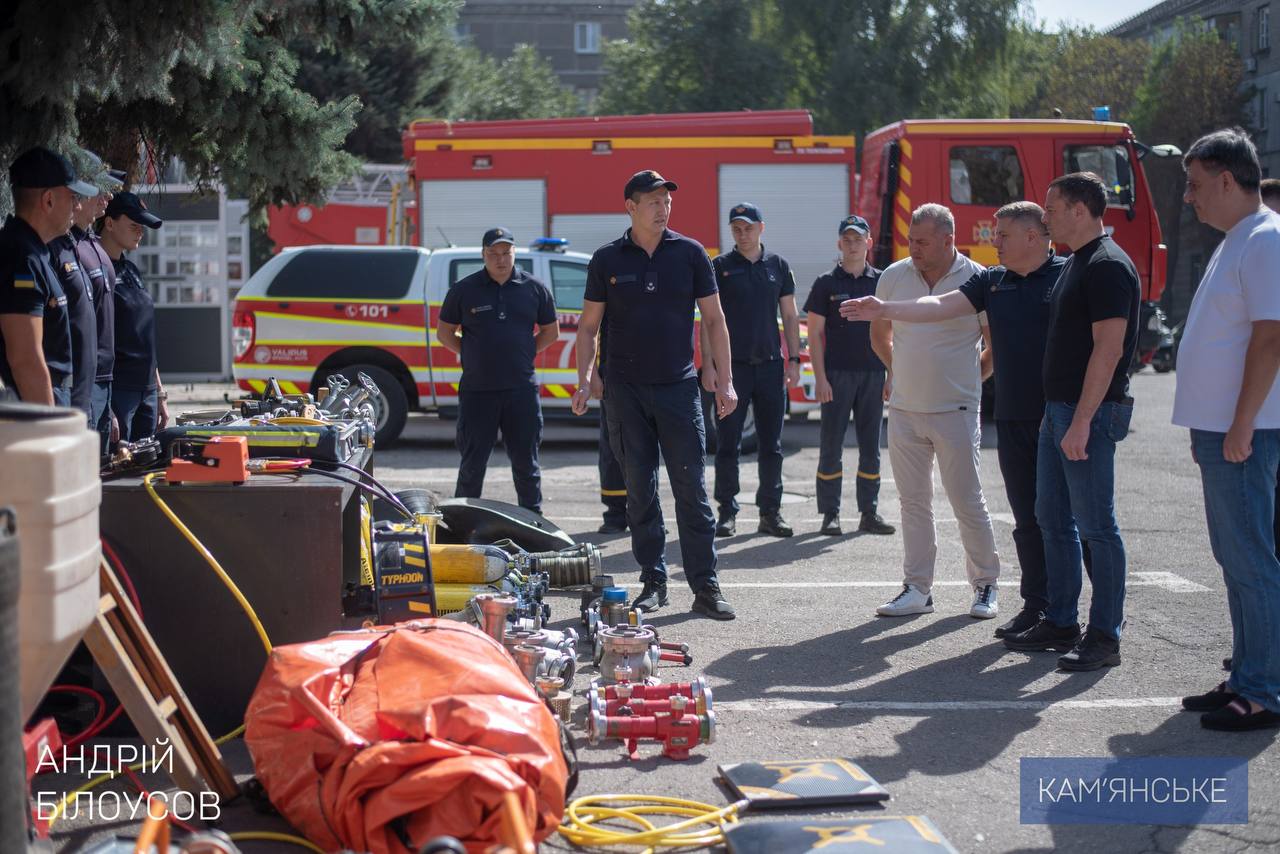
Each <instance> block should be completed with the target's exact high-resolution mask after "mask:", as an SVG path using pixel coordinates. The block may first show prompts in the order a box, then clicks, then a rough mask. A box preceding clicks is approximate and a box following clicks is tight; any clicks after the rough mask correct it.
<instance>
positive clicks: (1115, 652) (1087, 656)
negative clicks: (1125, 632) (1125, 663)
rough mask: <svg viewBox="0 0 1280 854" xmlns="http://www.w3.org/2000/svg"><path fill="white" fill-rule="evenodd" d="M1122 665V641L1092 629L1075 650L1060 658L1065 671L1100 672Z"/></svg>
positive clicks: (1060, 664)
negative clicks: (1102, 669)
mask: <svg viewBox="0 0 1280 854" xmlns="http://www.w3.org/2000/svg"><path fill="white" fill-rule="evenodd" d="M1119 663H1120V641H1118V640H1116V639H1115V638H1113V637H1111V636H1110V635H1106V634H1103V633H1102V632H1100V631H1098V630H1097V629H1094V628H1090V629H1089V630H1087V631H1086V632H1085V633H1084V637H1082V638H1081V639H1080V642H1079V643H1078V644H1076V645H1075V648H1074V649H1072V650H1071V652H1069V653H1067V654H1066V655H1063V656H1060V657H1059V658H1058V666H1059V667H1061V668H1062V669H1063V670H1098V669H1099V668H1102V667H1115V666H1116V665H1117V664H1119Z"/></svg>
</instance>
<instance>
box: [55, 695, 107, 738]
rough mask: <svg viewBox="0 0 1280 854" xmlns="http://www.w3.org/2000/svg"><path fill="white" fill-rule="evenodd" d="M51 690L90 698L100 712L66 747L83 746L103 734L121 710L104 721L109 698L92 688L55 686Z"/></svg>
mask: <svg viewBox="0 0 1280 854" xmlns="http://www.w3.org/2000/svg"><path fill="white" fill-rule="evenodd" d="M49 690H50V691H64V692H66V693H68V694H80V695H82V696H85V697H89V698H90V699H92V700H93V701H94V702H95V703H97V704H98V712H97V714H95V715H94V716H93V722H92V723H91V724H89V725H88V726H87V727H85V728H84V729H83V730H82V731H81V732H79V733H77V734H76V735H73V736H72V737H71V738H68V739H67V741H66V745H65V746H66V747H75V746H76V745H77V744H81V743H83V742H85V741H88V740H89V739H91V738H93V737H94V736H95V735H97V734H98V733H99V732H101V731H102V730H103V729H104V728H105V727H106V726H107V724H109V723H111V721H113V720H115V717H116V715H119V713H120V710H119V709H116V711H115V714H113V715H112V717H111V718H109V719H107V720H105V721H104V720H103V717H104V716H105V715H106V713H107V698H106V697H104V696H102V695H101V694H99V693H98V692H97V691H95V690H93V689H92V688H86V687H84V686H83V685H54V686H53V687H51V688H50V689H49Z"/></svg>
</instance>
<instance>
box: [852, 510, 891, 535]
mask: <svg viewBox="0 0 1280 854" xmlns="http://www.w3.org/2000/svg"><path fill="white" fill-rule="evenodd" d="M858 530H859V531H862V532H863V533H867V534H892V533H893V532H894V531H896V530H897V528H895V527H893V526H892V525H890V524H889V523H888V522H886V521H885V520H883V519H881V518H880V514H879V513H863V514H862V521H861V522H859V523H858Z"/></svg>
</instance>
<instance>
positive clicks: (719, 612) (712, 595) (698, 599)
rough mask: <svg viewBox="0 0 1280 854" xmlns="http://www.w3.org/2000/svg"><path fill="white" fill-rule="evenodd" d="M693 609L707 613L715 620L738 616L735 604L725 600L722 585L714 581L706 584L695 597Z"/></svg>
mask: <svg viewBox="0 0 1280 854" xmlns="http://www.w3.org/2000/svg"><path fill="white" fill-rule="evenodd" d="M693 610H695V611H697V612H698V613H699V614H705V615H706V616H708V617H710V618H711V619H713V620H732V619H733V618H734V617H736V616H737V614H736V613H734V610H733V606H732V605H730V604H729V603H728V602H727V601H726V600H725V598H724V594H723V593H721V592H720V585H719V584H717V583H716V582H714V581H709V582H707V583H706V584H704V585H703V586H702V589H701V590H699V591H698V594H697V595H696V596H694V597H693Z"/></svg>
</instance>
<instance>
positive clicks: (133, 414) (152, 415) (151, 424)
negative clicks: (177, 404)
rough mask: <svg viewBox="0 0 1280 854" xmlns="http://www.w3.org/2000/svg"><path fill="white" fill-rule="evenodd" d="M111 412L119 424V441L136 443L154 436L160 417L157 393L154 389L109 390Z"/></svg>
mask: <svg viewBox="0 0 1280 854" xmlns="http://www.w3.org/2000/svg"><path fill="white" fill-rule="evenodd" d="M111 411H112V412H114V413H115V416H116V421H118V422H120V441H121V442H138V441H141V440H143V439H147V438H149V437H151V436H154V435H155V432H156V423H157V421H158V420H159V417H160V401H159V392H158V391H157V390H156V389H154V388H153V389H146V390H144V389H140V388H120V387H119V386H113V387H112V389H111Z"/></svg>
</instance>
